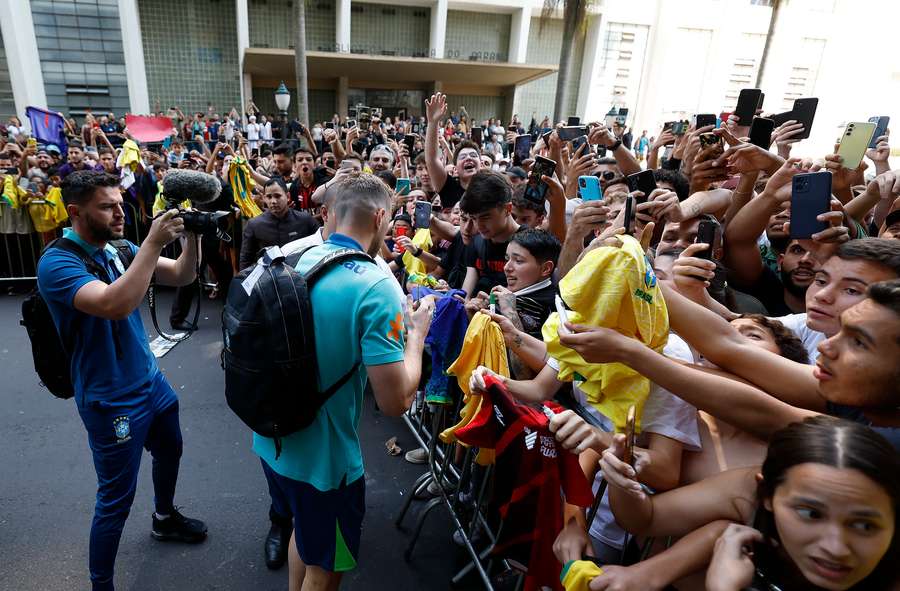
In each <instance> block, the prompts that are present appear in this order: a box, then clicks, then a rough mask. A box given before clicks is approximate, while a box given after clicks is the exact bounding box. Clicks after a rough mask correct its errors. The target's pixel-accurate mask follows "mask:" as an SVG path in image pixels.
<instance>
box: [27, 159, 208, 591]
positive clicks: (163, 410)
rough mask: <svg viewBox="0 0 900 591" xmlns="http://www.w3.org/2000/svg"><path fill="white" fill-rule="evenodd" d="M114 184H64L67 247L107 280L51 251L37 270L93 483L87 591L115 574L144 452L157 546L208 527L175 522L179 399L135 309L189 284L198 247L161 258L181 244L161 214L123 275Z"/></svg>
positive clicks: (80, 177) (75, 176)
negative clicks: (162, 290)
mask: <svg viewBox="0 0 900 591" xmlns="http://www.w3.org/2000/svg"><path fill="white" fill-rule="evenodd" d="M118 184H119V179H118V178H116V177H114V176H112V175H110V174H106V173H103V172H96V171H79V172H74V173H72V174H70V175H69V176H68V177H66V179H65V180H64V181H63V183H62V198H63V202H64V203H65V206H66V212H67V213H68V214H69V219H70V220H71V221H72V227H71V228H66V229H65V231H64V234H63V236H64V238H66V239H68V240H69V241H71V242H74V243H75V245H77V246H78V247H80V248H81V249H83V250H84V253H85V254H86V255H87V256H89V257H91V258H92V259H93V260H94V261H96V262H97V263H98V264H99V265H100V266H101V267H102V268H103V269H104V270H105V271H106V274H107V275H108V278H109V279H110V280H111V283H106V282H105V281H101V280H100V279H98V277H97V276H96V275H93V274H91V273H90V272H89V271H88V269H87V266H86V265H85V263H84V261H83V259H82V258H81V257H80V256H79V255H77V254H75V253H73V252H70V251H68V250H64V249H63V248H59V247H57V248H50V249H48V250H47V251H46V252H45V254H44V255H43V256H42V257H41V259H40V261H39V263H38V271H37V275H38V289H39V290H40V293H41V295H42V296H43V298H44V300H45V301H46V302H47V305H48V307H49V309H50V313H51V315H52V316H53V321H54V324H55V325H56V328H57V330H58V331H59V334H60V337H61V339H62V342H63V343H66V347H67V349H68V350H69V352H70V354H71V356H70V360H69V361H70V366H71V375H72V383H73V385H74V389H75V404H76V406H77V408H78V412H79V414H80V415H81V420H82V422H83V423H84V426H85V429H86V430H87V432H88V442H89V444H90V448H91V451H92V453H93V458H94V469H95V470H96V473H97V482H98V489H97V504H96V507H95V510H94V520H93V523H92V524H91V536H90V553H89V554H90V571H91V582H92V584H93V589H94V591H98V590H108V589H113V567H114V564H115V558H116V552H117V550H118V547H119V539H120V537H121V534H122V528H123V527H124V525H125V519H126V518H127V517H128V513H129V511H130V509H131V503H132V501H133V500H134V493H135V488H136V485H137V476H138V469H139V467H140V464H141V455H142V453H141V448H143V447H146V448H147V450H148V451H149V452H150V454H151V455H152V456H153V489H154V494H155V502H156V512H155V513H154V514H153V519H152V529H151V535H152V536H153V537H154V538H155V539H157V540H173V541H181V542H200V541H202V540H203V539H205V537H206V525H204V523H203V522H201V521H198V520H196V519H188V518H187V517H184V516H183V515H181V514H180V513H179V512H178V511H177V510H176V509H175V506H174V505H173V498H174V496H175V483H176V481H177V479H178V465H179V460H180V458H181V451H182V439H181V427H180V425H179V421H178V398H177V397H176V395H175V391H174V390H173V389H172V387H171V386H170V385H169V383H168V382H167V381H166V379H165V377H164V376H163V374H162V373H161V372H160V371H159V368H158V367H157V365H156V359H155V357H154V356H153V354H152V353H151V352H150V348H149V345H148V343H147V333H146V332H145V331H144V325H143V322H142V321H141V314H140V310H139V307H140V305H141V301H142V300H143V298H144V294H145V293H146V292H147V287H148V286H149V284H150V278H151V276H153V275H154V274H155V275H156V279H157V281H159V282H160V283H163V284H168V285H186V284H188V283H191V282H192V281H193V280H194V275H195V273H194V270H195V268H196V265H197V239H196V238H195V237H193V236H190V237H189V238H188V240H187V244H186V245H185V247H184V249H183V252H182V254H181V256H180V257H178V260H177V261H176V260H172V259H168V258H164V257H161V256H160V252H161V251H162V249H163V247H165V246H166V245H167V244H169V243H170V242H172V241H174V240H176V239H177V238H178V237H179V236H181V234H182V232H183V229H184V223H183V221H182V220H181V219H180V218H177V217H174V216H175V211H168V212H166V213H164V214H163V215H161V216H159V217H158V218H156V219H155V220H154V221H153V224H152V225H151V226H150V231H149V233H148V234H147V237H146V239H145V240H144V243H143V244H142V245H141V247H140V248H138V247H137V246H135V245H134V244H132V243H130V242H128V243H126V244H127V245H128V246H129V247H130V248H131V251H132V255H133V257H134V258H133V260H132V262H131V263H130V265H129V266H128V268H127V270H126V269H125V265H124V264H123V262H122V260H121V259H120V258H119V255H118V252H117V249H116V248H115V247H114V246H113V245H111V244H109V241H110V240H119V239H121V238H122V231H123V230H124V227H125V214H124V212H123V210H122V195H121V193H120V192H119V187H118Z"/></svg>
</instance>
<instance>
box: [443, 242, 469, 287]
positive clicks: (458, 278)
mask: <svg viewBox="0 0 900 591" xmlns="http://www.w3.org/2000/svg"><path fill="white" fill-rule="evenodd" d="M467 250H468V249H467V247H466V245H465V244H463V239H462V233H461V232H457V233H456V236H454V237H453V240H451V241H450V246H449V248H447V250H446V251H445V252H444V254H443V255H442V256H441V262H440V266H441V268H442V269H443V270H444V280H445V281H446V282H447V285H449V286H450V287H451V288H453V289H462V286H463V282H464V281H465V280H466V261H467V260H468V257H467Z"/></svg>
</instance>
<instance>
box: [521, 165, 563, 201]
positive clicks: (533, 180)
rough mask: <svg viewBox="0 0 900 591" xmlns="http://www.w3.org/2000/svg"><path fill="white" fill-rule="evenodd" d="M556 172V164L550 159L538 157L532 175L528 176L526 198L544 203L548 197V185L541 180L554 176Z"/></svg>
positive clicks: (532, 167) (532, 166) (532, 168)
mask: <svg viewBox="0 0 900 591" xmlns="http://www.w3.org/2000/svg"><path fill="white" fill-rule="evenodd" d="M555 170H556V162H554V161H553V160H550V159H549V158H543V157H541V156H538V157H537V158H535V161H534V164H532V165H531V174H529V175H528V184H527V185H526V186H525V197H526V198H527V199H531V200H532V201H540V202H543V201H544V198H545V197H546V195H547V189H548V187H547V184H546V183H545V182H544V181H542V180H541V176H553V172H554V171H555Z"/></svg>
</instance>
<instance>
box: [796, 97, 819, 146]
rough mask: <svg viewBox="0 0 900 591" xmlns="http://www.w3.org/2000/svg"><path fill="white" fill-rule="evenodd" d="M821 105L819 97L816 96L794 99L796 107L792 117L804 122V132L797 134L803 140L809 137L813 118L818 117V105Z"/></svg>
mask: <svg viewBox="0 0 900 591" xmlns="http://www.w3.org/2000/svg"><path fill="white" fill-rule="evenodd" d="M818 106H819V99H817V98H815V97H809V98H798V99H797V100H795V101H794V108H793V109H791V117H790V118H791V119H795V120H796V121H797V123H802V124H803V133H801V134H800V135H799V136H797V137H798V138H799V139H801V140H805V139H806V138H808V137H809V132H810V131H811V130H812V124H813V119H815V117H816V107H818Z"/></svg>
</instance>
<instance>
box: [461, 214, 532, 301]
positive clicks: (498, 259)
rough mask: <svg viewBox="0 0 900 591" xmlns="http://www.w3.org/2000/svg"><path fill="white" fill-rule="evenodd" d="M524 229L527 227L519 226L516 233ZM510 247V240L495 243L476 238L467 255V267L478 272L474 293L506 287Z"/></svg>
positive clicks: (479, 237)
mask: <svg viewBox="0 0 900 591" xmlns="http://www.w3.org/2000/svg"><path fill="white" fill-rule="evenodd" d="M524 228H525V226H519V228H518V229H517V230H516V232H518V231H520V230H522V229H524ZM508 245H509V240H505V241H503V242H494V241H493V240H485V239H484V238H482V237H481V236H480V235H479V236H475V240H474V241H472V248H470V249H469V250H468V252H467V253H466V266H467V267H475V269H476V270H477V271H478V283H476V284H475V292H474V293H476V294H477V293H478V292H479V291H483V292H485V293H490V291H491V288H493V287H494V286H495V285H502V286H503V287H506V273H504V272H503V267H505V266H506V247H507V246H508Z"/></svg>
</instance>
